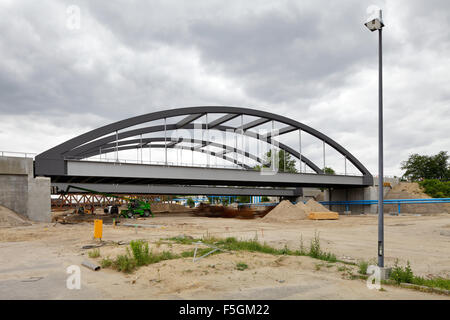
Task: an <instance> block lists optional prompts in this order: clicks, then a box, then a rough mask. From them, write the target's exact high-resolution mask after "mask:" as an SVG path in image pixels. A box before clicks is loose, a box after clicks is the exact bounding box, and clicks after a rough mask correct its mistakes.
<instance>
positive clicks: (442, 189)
mask: <svg viewBox="0 0 450 320" xmlns="http://www.w3.org/2000/svg"><path fill="white" fill-rule="evenodd" d="M419 185H420V186H421V187H422V188H423V189H424V192H425V193H426V194H427V195H429V196H430V197H433V198H450V181H440V180H437V179H426V180H423V181H420V182H419Z"/></svg>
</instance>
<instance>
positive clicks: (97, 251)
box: [88, 249, 100, 258]
mask: <svg viewBox="0 0 450 320" xmlns="http://www.w3.org/2000/svg"><path fill="white" fill-rule="evenodd" d="M88 256H89V258H98V257H100V249H94V250H92V251H89V252H88Z"/></svg>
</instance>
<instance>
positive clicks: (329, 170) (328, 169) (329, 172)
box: [323, 167, 336, 174]
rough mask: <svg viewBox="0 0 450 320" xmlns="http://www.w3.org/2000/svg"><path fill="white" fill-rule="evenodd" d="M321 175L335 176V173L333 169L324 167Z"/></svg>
mask: <svg viewBox="0 0 450 320" xmlns="http://www.w3.org/2000/svg"><path fill="white" fill-rule="evenodd" d="M323 173H325V174H336V172H335V171H334V169H333V168H330V167H325V168H323Z"/></svg>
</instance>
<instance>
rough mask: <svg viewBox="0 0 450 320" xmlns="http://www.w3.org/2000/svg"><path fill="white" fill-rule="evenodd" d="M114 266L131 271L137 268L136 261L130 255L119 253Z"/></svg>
mask: <svg viewBox="0 0 450 320" xmlns="http://www.w3.org/2000/svg"><path fill="white" fill-rule="evenodd" d="M113 266H114V268H116V269H117V270H118V271H122V272H125V273H130V272H131V271H133V270H134V269H135V268H136V261H135V260H134V259H133V258H132V257H130V255H128V254H125V255H119V256H117V258H116V260H114V262H113Z"/></svg>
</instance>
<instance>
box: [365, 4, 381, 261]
mask: <svg viewBox="0 0 450 320" xmlns="http://www.w3.org/2000/svg"><path fill="white" fill-rule="evenodd" d="M365 26H366V27H367V28H368V29H369V30H370V31H372V32H373V31H376V30H378V267H380V268H383V267H384V216H383V198H384V195H383V60H382V56H383V50H382V49H383V47H382V39H383V36H382V29H383V27H384V24H383V18H382V11H381V10H380V15H379V17H378V18H375V19H373V20H371V21H369V22H366V23H365Z"/></svg>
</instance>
